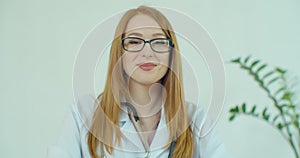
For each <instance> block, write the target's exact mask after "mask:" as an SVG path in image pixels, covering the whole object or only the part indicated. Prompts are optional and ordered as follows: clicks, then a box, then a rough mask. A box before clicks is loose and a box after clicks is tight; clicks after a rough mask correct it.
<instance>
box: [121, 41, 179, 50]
mask: <svg viewBox="0 0 300 158" xmlns="http://www.w3.org/2000/svg"><path fill="white" fill-rule="evenodd" d="M126 39H139V40H142V41H144V44H143V47H141V49H140V50H136V51H131V50H128V49H126V48H125V47H124V40H126ZM154 40H168V41H169V47H170V48H171V50H172V48H173V47H174V43H173V41H172V40H171V39H170V38H153V39H150V40H145V39H142V38H139V37H124V38H122V39H121V41H122V48H123V49H124V50H125V51H128V52H140V51H141V50H143V49H144V47H145V45H146V43H149V45H150V47H151V49H152V50H153V51H154V52H157V53H167V52H170V50H168V51H156V50H155V49H153V48H152V44H151V42H152V41H154Z"/></svg>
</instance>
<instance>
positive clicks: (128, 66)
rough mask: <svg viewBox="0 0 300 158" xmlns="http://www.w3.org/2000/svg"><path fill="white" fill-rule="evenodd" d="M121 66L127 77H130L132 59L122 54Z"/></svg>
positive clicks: (132, 65)
mask: <svg viewBox="0 0 300 158" xmlns="http://www.w3.org/2000/svg"><path fill="white" fill-rule="evenodd" d="M122 66H123V69H124V71H125V72H126V74H127V75H130V74H131V73H132V71H133V69H134V62H133V57H132V56H130V55H126V54H124V55H123V56H122Z"/></svg>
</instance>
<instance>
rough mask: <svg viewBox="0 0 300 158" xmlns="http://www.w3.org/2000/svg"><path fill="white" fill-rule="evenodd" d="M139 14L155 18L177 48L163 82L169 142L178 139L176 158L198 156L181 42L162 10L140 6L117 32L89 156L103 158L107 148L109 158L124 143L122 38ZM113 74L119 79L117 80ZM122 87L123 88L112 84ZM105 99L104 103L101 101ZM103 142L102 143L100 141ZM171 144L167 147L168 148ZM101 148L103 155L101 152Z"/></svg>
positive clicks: (95, 120) (171, 56)
mask: <svg viewBox="0 0 300 158" xmlns="http://www.w3.org/2000/svg"><path fill="white" fill-rule="evenodd" d="M137 14H144V15H148V16H150V17H151V18H153V19H154V20H155V21H156V22H157V23H158V24H159V25H160V26H161V28H162V30H163V31H164V33H165V34H166V36H167V38H170V39H171V40H172V41H173V43H174V47H173V49H172V51H173V52H171V53H170V54H171V55H170V63H169V64H170V68H169V70H168V72H167V73H166V75H165V76H164V77H163V78H162V81H161V83H162V84H163V85H164V87H165V89H166V94H167V97H166V101H165V104H164V109H165V120H166V123H167V124H168V128H169V131H170V137H169V142H171V141H172V139H173V138H177V139H176V146H175V149H174V152H173V157H174V158H182V157H185V158H191V157H192V156H193V153H194V141H193V138H192V131H191V128H190V126H189V125H188V120H187V113H186V104H185V99H184V93H183V85H182V83H183V81H182V68H181V59H180V55H179V52H178V45H177V40H176V37H175V33H174V32H173V29H172V26H171V24H170V23H169V21H168V20H167V19H166V17H165V16H164V15H163V14H162V13H160V12H159V11H158V10H156V9H154V8H151V7H146V6H140V7H138V8H136V9H131V10H129V11H127V12H126V13H125V14H124V15H123V17H122V18H121V20H120V22H119V24H118V26H117V28H116V32H115V38H114V40H113V43H112V47H111V50H110V58H109V63H110V64H109V68H108V75H107V80H106V85H105V88H104V91H103V93H102V94H100V95H99V96H98V99H99V106H98V107H97V109H96V111H95V112H94V115H93V120H92V125H91V128H90V131H89V133H88V135H87V136H88V139H87V143H88V147H89V152H90V154H91V156H92V157H93V158H98V157H103V156H104V155H103V151H104V147H105V149H106V151H107V152H108V153H109V154H112V153H113V150H114V149H113V145H115V144H114V143H113V142H114V141H116V142H115V143H116V144H117V145H120V143H121V131H120V128H119V115H118V114H119V112H120V111H121V109H120V106H119V104H120V97H121V95H122V94H126V90H125V89H126V84H125V79H124V76H123V68H122V64H118V60H119V59H120V57H121V56H122V53H123V50H122V45H121V38H122V36H123V35H124V31H125V29H126V26H127V23H128V21H129V20H130V19H131V18H132V17H133V16H135V15H137ZM113 74H116V75H118V76H117V77H115V76H114V77H113ZM112 81H113V82H112ZM112 83H120V84H112ZM100 98H101V99H100ZM99 139H101V140H99ZM169 145H170V144H168V145H166V147H165V148H168V147H169ZM99 148H100V151H102V152H101V155H98V152H97V149H99Z"/></svg>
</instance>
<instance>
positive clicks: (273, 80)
mask: <svg viewBox="0 0 300 158" xmlns="http://www.w3.org/2000/svg"><path fill="white" fill-rule="evenodd" d="M278 79H280V77H275V78H273V79H272V80H271V81H269V82H268V84H267V85H268V86H269V85H271V84H272V83H274V82H275V81H277V80H278Z"/></svg>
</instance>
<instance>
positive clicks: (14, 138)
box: [0, 0, 300, 158]
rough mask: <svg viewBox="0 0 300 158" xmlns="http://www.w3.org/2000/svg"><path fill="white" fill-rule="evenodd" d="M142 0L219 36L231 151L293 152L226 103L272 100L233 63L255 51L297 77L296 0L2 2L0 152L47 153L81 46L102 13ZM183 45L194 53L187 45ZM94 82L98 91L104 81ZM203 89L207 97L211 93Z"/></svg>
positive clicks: (260, 156)
mask: <svg viewBox="0 0 300 158" xmlns="http://www.w3.org/2000/svg"><path fill="white" fill-rule="evenodd" d="M140 4H146V5H156V6H161V7H168V8H172V9H175V10H178V11H181V12H184V13H186V14H187V15H188V16H190V17H192V18H193V19H194V20H196V21H197V22H198V23H199V24H201V25H202V26H203V27H204V28H205V29H206V30H207V31H208V32H209V33H210V35H211V37H212V39H213V40H214V41H215V43H216V45H217V47H218V49H219V50H220V53H221V56H222V58H223V60H224V63H225V71H226V86H227V89H226V93H227V96H226V100H225V104H224V109H223V112H222V116H221V117H220V120H219V122H218V125H217V129H218V132H219V134H220V136H221V137H222V139H223V141H224V143H225V144H226V146H227V148H228V150H229V152H230V153H231V154H232V156H233V157H234V158H253V157H256V158H266V157H272V158H287V157H293V153H292V150H291V148H290V147H289V146H288V143H287V142H286V141H285V140H284V139H283V138H282V137H281V135H280V134H279V133H278V132H277V131H276V130H274V129H273V128H271V127H270V126H268V125H267V124H266V123H264V122H261V121H259V120H256V119H253V118H249V117H240V118H237V119H236V120H235V121H234V122H233V123H230V122H229V121H228V117H229V115H228V113H229V112H228V109H229V108H230V107H232V106H234V105H235V104H240V103H242V102H244V101H246V102H248V103H250V104H261V105H267V104H270V103H271V102H270V101H269V100H268V99H267V98H266V94H265V93H264V92H263V91H262V90H260V89H259V88H258V86H257V84H256V83H255V82H254V81H253V79H252V78H250V77H249V76H248V75H247V73H246V72H244V71H242V70H240V69H239V68H238V67H237V66H236V65H232V64H229V63H228V61H229V60H231V59H233V58H236V57H239V56H242V57H245V56H247V55H252V56H254V57H256V58H259V59H262V60H263V61H265V62H267V63H269V64H270V65H271V66H275V65H276V66H281V67H283V68H286V69H288V70H289V72H290V74H291V75H292V76H293V75H294V76H300V72H299V71H298V68H299V66H300V64H299V61H298V60H299V57H300V55H299V54H300V48H299V37H300V29H299V28H300V20H299V15H300V1H299V0H286V1H277V0H264V1H259V0H251V1H250V0H244V1H239V0H231V1H216V0H205V1H204V0H199V1H174V0H161V1H144V2H143V1H140V0H135V1H133V0H131V1H117V0H112V1H105V2H100V1H71V0H69V1H58V0H52V1H40V0H27V1H20V0H19V1H9V0H1V1H0V72H1V75H0V78H1V80H0V81H1V82H0V89H1V91H0V125H1V130H0V155H1V157H5V158H17V157H30V158H40V157H45V155H46V150H47V146H49V145H51V144H54V143H55V141H56V140H57V138H58V135H59V130H60V129H61V127H62V125H63V120H64V117H65V116H66V112H67V108H68V106H69V105H70V104H72V103H73V89H72V73H73V64H74V61H75V58H76V54H77V51H78V49H79V47H80V44H81V43H82V41H83V40H84V38H85V36H86V35H87V33H88V32H89V31H90V30H92V29H93V27H95V26H96V24H98V23H99V22H101V21H103V20H104V19H105V18H108V17H110V16H111V15H113V14H115V13H117V12H119V11H122V10H126V9H129V8H132V7H136V6H138V5H140ZM182 49H184V51H192V50H188V49H189V47H188V46H187V47H185V46H183V48H182ZM187 58H189V57H188V56H187ZM193 60H199V59H197V58H193V57H191V63H193V62H194V63H197V62H198V61H193ZM99 64H101V63H99ZM205 74H206V73H203V74H199V76H200V75H203V76H205ZM102 75H103V76H102V77H104V76H105V74H102ZM96 76H97V75H96ZM200 77H201V76H200ZM205 77H207V76H205ZM96 78H97V79H98V78H101V75H99V76H97V77H96ZM99 80H100V79H99ZM96 87H99V88H96V89H97V91H101V83H97V84H96ZM206 88H207V87H206ZM204 89H205V88H204ZM201 91H204V92H202V93H204V94H203V95H202V96H201V97H202V98H207V97H206V96H209V95H208V93H205V91H206V90H201ZM207 91H209V90H207ZM203 96H204V97H203ZM206 101H208V99H204V102H206Z"/></svg>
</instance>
